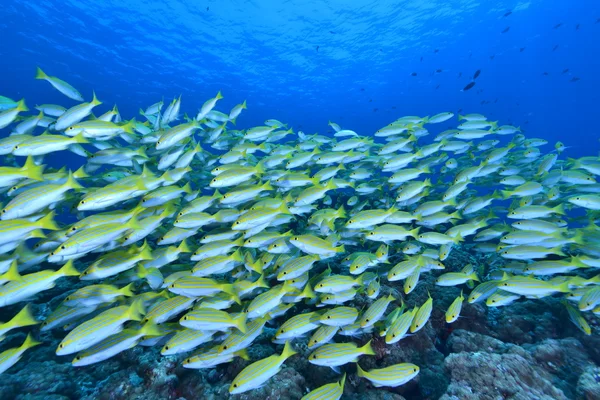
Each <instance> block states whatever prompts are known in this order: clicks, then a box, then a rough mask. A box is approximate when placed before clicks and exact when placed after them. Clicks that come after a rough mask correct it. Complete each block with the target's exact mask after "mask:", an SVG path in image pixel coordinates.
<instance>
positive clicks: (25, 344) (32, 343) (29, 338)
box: [21, 333, 42, 350]
mask: <svg viewBox="0 0 600 400" xmlns="http://www.w3.org/2000/svg"><path fill="white" fill-rule="evenodd" d="M39 344H42V342H38V341H37V340H35V339H34V338H33V336H31V333H29V334H28V335H27V337H26V338H25V341H24V342H23V344H22V345H21V349H23V350H27V349H30V348H32V347H35V346H37V345H39Z"/></svg>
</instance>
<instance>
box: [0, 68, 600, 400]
mask: <svg viewBox="0 0 600 400" xmlns="http://www.w3.org/2000/svg"><path fill="white" fill-rule="evenodd" d="M36 78H37V79H40V80H45V81H47V82H48V83H49V84H50V85H52V87H54V88H55V89H56V90H58V91H60V92H61V93H63V94H64V95H65V96H67V97H69V98H70V99H72V100H74V101H76V102H77V103H78V104H77V105H75V106H73V107H70V108H65V107H63V106H60V105H56V104H42V105H37V106H36V107H35V109H36V110H37V112H36V113H33V114H31V113H28V111H29V109H28V106H27V105H26V103H25V100H20V101H14V100H12V99H9V98H6V97H0V133H1V136H2V139H0V154H1V155H2V159H3V164H4V166H3V167H0V191H1V193H2V197H1V199H2V201H1V204H2V206H1V207H0V208H1V215H0V249H1V251H0V254H1V256H0V285H1V286H0V307H7V306H10V305H14V304H20V305H22V307H19V309H20V311H18V313H16V315H14V317H13V318H11V319H9V320H7V321H5V322H0V340H2V339H3V338H4V337H5V336H6V334H7V332H9V331H11V330H13V329H16V328H21V327H26V326H35V325H38V324H39V329H41V331H48V330H51V329H54V330H59V331H60V330H63V331H64V339H63V340H62V341H61V342H60V344H59V345H58V347H57V349H56V354H57V355H60V356H67V357H71V358H72V360H73V361H72V363H73V365H74V366H85V365H90V364H93V363H97V362H100V361H103V360H106V359H108V358H110V357H113V356H115V355H117V354H119V353H120V352H122V351H124V350H127V349H130V348H132V347H134V346H162V350H161V353H162V354H163V355H165V356H168V355H173V354H180V353H185V352H193V353H190V355H189V357H187V358H186V359H185V361H184V362H183V366H184V367H185V368H191V369H200V368H214V367H215V366H217V365H219V364H222V363H228V362H231V361H232V360H233V359H234V358H235V357H242V358H244V359H248V356H247V353H246V349H247V348H248V347H249V346H251V345H252V343H253V341H254V340H255V339H256V338H257V337H258V336H259V335H260V334H261V333H262V332H263V329H264V327H265V325H267V324H269V325H272V326H275V327H276V328H277V332H276V334H275V336H274V337H273V338H272V340H273V342H275V343H277V344H282V345H284V346H283V350H282V351H281V353H278V354H274V355H272V356H270V357H268V358H265V359H262V360H258V361H255V362H253V363H251V364H249V365H248V366H247V367H245V368H244V369H243V370H242V371H241V372H240V373H239V374H238V375H237V376H236V377H235V378H234V379H233V381H232V382H231V386H230V388H229V391H230V393H232V394H235V393H243V392H246V391H248V390H252V389H255V388H258V387H260V386H262V385H263V384H264V383H265V382H267V381H268V380H269V379H270V378H271V377H272V376H274V375H275V374H277V373H278V372H279V371H280V370H281V368H282V365H283V364H284V363H285V361H286V360H287V359H288V358H289V357H292V356H294V355H295V354H296V352H295V351H294V349H293V345H292V342H293V341H294V340H295V339H298V338H308V339H307V340H308V347H309V349H310V350H311V351H312V352H311V353H310V355H309V356H308V361H309V362H310V363H312V364H315V365H317V366H324V367H330V368H333V369H334V370H336V371H339V367H341V366H343V365H345V364H348V363H358V361H359V359H360V358H361V357H368V356H373V355H374V354H375V352H374V349H373V348H372V346H371V340H370V338H372V337H375V336H381V337H383V338H385V343H387V344H392V343H396V342H398V341H400V340H402V339H403V338H405V337H407V336H408V335H410V334H414V333H416V332H417V331H419V330H421V329H422V328H423V327H424V326H425V325H426V324H427V322H428V320H429V318H430V316H431V313H432V310H433V307H435V299H434V298H432V297H431V296H429V298H428V299H427V300H426V301H425V302H423V303H422V304H415V305H414V306H412V307H407V306H406V303H412V302H411V300H410V293H411V292H412V291H414V290H415V288H416V287H417V286H418V285H419V282H421V281H422V280H423V276H424V275H425V274H433V275H435V277H436V279H435V284H436V285H439V286H458V287H461V289H462V291H461V294H460V295H459V296H458V297H457V298H456V299H455V300H454V302H452V304H451V305H450V307H449V308H448V310H447V311H445V316H446V322H447V323H449V324H450V323H453V322H454V321H456V320H457V319H458V318H459V317H460V313H461V309H462V307H463V303H464V301H465V299H466V301H467V302H468V303H475V302H485V304H486V305H487V306H489V307H500V306H508V305H509V304H511V303H513V302H516V301H518V300H519V299H521V298H529V299H532V298H533V299H539V298H542V297H545V296H560V297H561V298H562V299H563V300H561V301H563V303H564V306H565V307H566V310H567V312H568V315H569V317H570V319H571V321H572V322H573V323H574V324H575V325H576V326H577V327H578V328H579V329H580V330H581V331H582V332H584V333H585V334H587V335H589V334H591V333H592V329H591V327H590V324H589V323H588V322H587V321H588V320H589V319H590V318H595V317H594V314H599V313H600V285H599V283H600V275H596V274H595V271H596V269H597V268H600V240H599V239H600V229H599V228H598V226H596V225H595V223H594V221H595V220H596V219H597V218H598V215H599V214H598V210H600V194H599V193H600V184H598V183H597V181H596V178H597V177H598V176H599V175H600V157H583V158H579V159H569V158H565V157H561V155H562V154H563V152H564V151H565V150H566V147H565V146H564V145H563V144H562V143H556V144H555V146H554V149H551V150H549V151H546V152H543V151H542V149H544V148H547V147H550V146H551V145H549V144H548V143H547V142H546V141H545V140H543V139H537V138H526V137H525V136H524V135H522V134H521V133H520V129H519V128H518V127H514V126H510V125H498V123H497V122H495V121H488V120H487V118H486V117H485V116H483V115H479V114H468V115H464V116H463V115H459V116H458V123H456V122H454V123H453V122H452V121H453V120H454V117H455V116H454V114H453V113H451V112H445V113H441V114H437V115H434V116H429V117H417V116H407V117H402V118H399V119H397V120H396V121H393V122H391V123H390V124H389V125H387V126H384V127H382V128H381V129H379V130H378V131H376V132H375V133H374V134H368V135H366V136H362V135H359V134H357V133H356V132H354V131H352V130H350V129H343V128H341V127H340V126H338V125H337V124H335V123H330V124H329V125H330V127H331V128H332V129H333V132H334V133H333V135H329V136H324V135H319V134H314V135H307V134H304V133H302V132H297V133H294V131H293V130H292V129H291V128H288V126H287V125H286V124H285V123H282V122H280V121H277V120H274V119H272V120H268V121H266V122H265V124H264V126H256V127H252V128H249V129H243V130H238V129H236V128H237V125H236V123H237V119H238V117H239V116H240V114H241V113H242V112H243V111H244V110H245V109H246V102H245V101H244V102H243V103H242V104H239V105H237V106H235V107H234V108H233V109H232V110H231V111H230V112H229V113H223V112H220V111H217V110H216V107H217V105H218V102H219V100H220V99H221V98H222V96H221V93H218V94H217V95H216V96H215V97H214V98H212V99H209V100H207V101H206V102H204V104H202V106H201V107H200V109H199V110H198V112H197V114H196V113H194V114H195V115H189V116H188V114H183V115H182V112H181V110H180V108H181V105H182V100H181V97H179V98H176V99H174V100H173V101H171V102H170V103H169V104H166V106H165V104H163V102H162V101H161V102H158V103H156V104H153V105H151V106H149V107H147V108H146V109H144V110H140V116H139V117H137V118H134V119H131V120H129V121H126V120H122V118H121V116H120V114H119V111H118V109H117V107H116V106H115V107H114V108H112V109H111V110H109V111H106V112H105V113H104V114H101V115H99V116H96V115H98V114H96V112H97V110H98V108H97V107H99V106H100V105H102V102H101V101H100V100H98V99H97V98H96V95H95V94H94V95H93V98H92V101H90V102H84V98H83V96H82V95H81V94H80V92H79V91H77V90H76V89H75V88H74V87H72V86H71V85H70V84H68V83H67V82H65V81H63V80H61V79H59V78H57V77H52V76H49V75H46V74H45V73H44V72H43V71H42V70H41V69H39V68H38V72H37V75H36ZM442 123H444V124H446V125H448V124H453V125H455V126H456V125H457V124H458V125H457V126H456V128H455V129H447V130H443V131H441V132H440V133H437V134H433V133H432V134H430V132H429V130H428V129H436V128H438V127H439V126H440V125H439V124H442ZM436 125H437V126H436ZM437 130H438V131H440V129H437ZM41 132H43V133H41ZM56 152H71V153H75V154H77V155H78V156H80V157H81V160H82V161H83V162H82V164H83V166H82V167H81V168H79V169H77V170H74V171H68V170H66V168H62V169H58V170H56V169H52V168H46V167H45V165H44V156H46V155H48V154H50V153H56ZM28 239H34V240H33V241H32V242H28ZM32 243H33V244H32ZM457 246H461V247H463V248H465V249H469V251H472V252H478V253H480V254H484V255H487V254H489V255H496V257H498V256H499V257H501V259H502V260H503V262H502V263H499V264H498V263H495V264H497V266H495V267H492V266H490V265H483V266H476V265H464V266H463V268H462V269H461V270H459V271H444V270H445V266H444V261H445V260H446V259H448V257H451V252H452V250H453V248H456V247H457ZM58 280H68V282H69V285H72V286H73V289H76V290H69V291H68V292H67V293H65V298H64V301H63V302H62V303H61V304H60V305H59V306H58V307H57V308H56V309H54V310H53V311H52V312H51V314H50V315H48V316H47V318H46V319H45V320H43V321H39V320H37V319H36V318H34V316H33V315H32V312H31V306H30V304H29V302H31V301H32V300H34V299H35V297H36V295H38V294H39V293H41V292H43V291H46V290H49V289H51V288H53V287H54V286H55V285H56V282H57V281H58ZM61 285H63V286H64V285H65V284H64V282H63V283H61ZM383 289H385V290H383ZM380 292H381V293H380ZM400 292H404V296H401V295H400ZM384 293H385V294H384ZM463 293H464V294H463ZM356 296H367V297H368V298H369V301H370V305H369V306H368V307H366V308H365V309H358V308H356V307H353V306H352V304H353V303H352V301H353V299H354V298H355V297H356ZM402 297H404V298H405V299H406V300H407V301H406V303H405V301H404V299H403V298H402ZM36 329H37V328H36ZM34 332H35V331H34ZM34 336H37V335H32V334H30V335H28V336H27V339H26V340H25V341H24V343H23V344H22V345H21V346H20V347H18V348H11V349H7V350H4V351H3V352H2V353H1V354H0V373H2V372H4V371H6V370H7V369H8V368H10V367H11V366H13V365H14V364H15V363H17V362H18V361H19V359H20V358H21V357H22V355H23V354H24V352H26V351H27V350H28V349H29V348H32V347H34V346H37V345H40V344H41V343H40V341H38V340H36V339H35V338H34ZM353 338H360V339H361V342H362V343H365V344H364V345H357V344H356V343H355V341H354V339H353ZM362 340H364V341H362ZM357 369H358V376H359V377H362V378H365V379H367V380H369V381H370V382H371V383H372V384H373V385H374V386H376V387H381V386H388V387H396V386H399V385H402V384H405V383H406V382H408V381H410V380H411V379H413V378H414V377H415V376H416V375H418V373H419V366H417V365H414V364H411V363H402V364H396V365H392V366H388V367H386V368H382V369H375V370H371V371H364V370H362V369H361V368H360V366H359V365H358V364H357ZM340 372H341V371H340ZM345 379H346V375H345V374H344V375H343V377H342V378H341V380H340V381H338V382H333V383H330V384H327V385H325V386H322V387H320V388H317V389H315V390H313V391H312V392H310V393H308V394H307V395H306V396H305V397H304V399H339V398H340V397H341V395H342V393H343V387H344V382H345Z"/></svg>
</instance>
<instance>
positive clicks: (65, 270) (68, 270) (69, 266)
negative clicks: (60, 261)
mask: <svg viewBox="0 0 600 400" xmlns="http://www.w3.org/2000/svg"><path fill="white" fill-rule="evenodd" d="M56 273H57V274H60V275H62V276H79V275H81V274H80V272H79V271H77V268H75V263H74V261H73V260H69V261H67V262H66V264H65V265H63V266H62V267H61V268H60V269H59V270H58V271H56Z"/></svg>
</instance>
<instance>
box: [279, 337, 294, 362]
mask: <svg viewBox="0 0 600 400" xmlns="http://www.w3.org/2000/svg"><path fill="white" fill-rule="evenodd" d="M294 354H298V353H297V352H296V351H295V350H294V348H293V347H292V344H291V343H290V342H289V341H286V342H285V345H284V346H283V352H281V356H280V357H281V358H282V359H283V360H287V359H288V358H290V357H291V356H293V355H294Z"/></svg>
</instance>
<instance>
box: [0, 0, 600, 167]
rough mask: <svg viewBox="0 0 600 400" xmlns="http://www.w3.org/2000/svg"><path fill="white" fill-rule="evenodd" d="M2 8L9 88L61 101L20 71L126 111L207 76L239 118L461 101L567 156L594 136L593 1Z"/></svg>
mask: <svg viewBox="0 0 600 400" xmlns="http://www.w3.org/2000/svg"><path fill="white" fill-rule="evenodd" d="M508 11H511V14H510V15H508V16H504V15H505V14H506V13H508ZM0 15H2V18H0V32H1V33H2V36H1V37H2V45H1V46H0V71H2V84H1V86H0V87H1V91H2V94H3V95H5V96H9V97H13V98H21V97H25V98H26V99H27V98H30V99H32V101H37V102H42V101H43V102H48V103H51V102H56V103H59V104H63V105H68V104H70V103H68V102H69V100H66V99H65V97H64V96H62V95H61V94H60V93H58V92H57V91H56V90H54V89H53V88H52V87H51V86H50V85H48V84H47V83H44V82H40V81H35V80H34V79H33V77H34V74H35V67H36V66H37V65H39V66H40V67H42V68H43V69H44V70H45V71H46V72H48V73H49V74H51V75H55V76H58V77H61V78H63V79H65V80H67V81H68V82H69V83H71V84H72V85H74V86H75V87H76V88H78V89H79V90H80V91H81V92H82V93H83V94H84V96H85V97H86V99H90V98H91V94H92V90H95V91H96V93H97V95H98V97H99V98H100V99H101V100H102V101H103V102H104V105H103V106H102V108H101V109H100V110H98V112H100V111H102V112H103V111H105V110H107V109H108V108H110V107H112V105H113V104H114V103H116V104H118V106H119V109H120V110H121V112H122V114H123V116H124V117H125V118H131V117H133V116H135V115H136V114H137V112H138V109H139V108H140V107H146V106H147V105H149V104H151V103H154V102H156V101H158V100H160V99H161V98H164V99H165V100H166V101H168V100H170V99H171V98H173V97H174V96H179V95H182V99H183V103H182V111H188V112H190V113H195V112H196V111H197V108H198V107H199V106H200V105H201V104H202V103H203V102H204V101H205V100H206V99H207V98H210V97H213V96H214V95H215V94H216V93H217V91H219V90H221V91H222V93H223V94H224V96H225V98H224V100H223V101H222V102H221V103H219V107H218V108H219V109H220V110H222V111H225V112H227V111H228V110H229V109H230V108H231V107H233V106H234V105H235V104H238V103H241V102H242V101H243V100H245V99H246V100H247V101H248V107H249V111H248V112H247V113H245V114H244V115H243V118H242V119H240V121H243V125H244V127H249V126H253V125H257V124H260V123H261V122H262V121H263V120H265V119H267V118H277V119H279V120H282V121H285V122H288V123H290V124H291V125H292V126H293V127H295V128H296V130H297V129H300V130H304V131H305V132H309V133H312V132H320V133H324V132H326V131H327V129H328V127H327V125H326V124H327V121H328V120H333V121H335V122H337V123H339V124H341V125H342V126H343V127H347V128H350V129H353V130H355V131H357V132H358V133H359V134H363V135H369V134H372V133H373V132H374V131H375V130H377V129H378V128H380V127H381V126H382V125H384V124H387V123H389V122H391V121H393V120H394V119H396V118H398V117H400V116H402V115H431V114H435V113H437V112H443V111H454V112H458V111H459V110H462V111H463V112H479V113H483V114H485V115H487V116H489V118H490V119H494V120H496V119H498V120H500V122H501V123H511V124H514V125H518V126H521V127H522V129H523V131H524V132H525V133H526V134H527V136H528V137H542V138H545V139H547V140H549V141H551V142H553V141H556V140H561V141H563V142H564V143H565V144H566V145H567V146H574V147H572V148H571V149H570V150H569V153H568V154H569V155H571V156H583V155H591V154H596V152H597V150H598V149H599V142H598V137H599V135H598V128H597V113H598V111H597V107H598V103H599V93H600V78H599V77H598V71H599V70H600V56H599V54H600V22H598V19H599V18H600V4H599V2H598V1H595V0H576V1H573V0H571V1H566V0H565V1H560V0H532V1H521V2H519V1H491V0H484V1H456V0H455V1H441V0H438V1H421V0H414V1H402V2H399V1H367V0H352V1H342V0H336V1H327V2H323V1H306V0H305V1H284V2H281V1H267V0H263V1H241V0H236V1H233V0H222V1H212V0H209V1H206V0H203V1H172V0H171V1H161V2H144V1H132V0H128V1H113V0H109V1H102V2H96V1H86V0H77V1H51V0H49V1H44V2H34V1H20V0H19V1H16V0H4V1H3V2H2V11H1V12H0ZM559 24H560V26H559ZM507 27H510V29H509V30H508V32H506V33H502V32H503V31H504V30H505V29H506V28H507ZM556 46H558V47H556ZM555 47H556V49H555ZM522 48H524V50H523V51H521V49H522ZM554 49H555V50H554ZM492 56H493V59H492ZM478 69H479V70H481V75H480V76H479V77H478V78H477V80H476V85H475V87H473V88H472V89H471V90H469V91H466V92H462V91H461V89H462V88H463V87H465V85H467V83H469V81H470V80H471V77H472V76H473V74H474V72H475V71H476V70H478ZM566 69H568V71H567V72H564V73H563V71H565V70H566ZM437 70H441V72H439V73H436V72H435V71H437ZM413 73H416V74H417V75H416V76H412V74H413ZM544 73H547V75H545V74H544ZM574 78H579V80H577V81H575V82H572V80H574ZM33 99H35V100H33ZM65 100H66V101H65ZM73 104H75V103H73ZM69 157H76V156H71V155H70V156H69Z"/></svg>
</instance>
